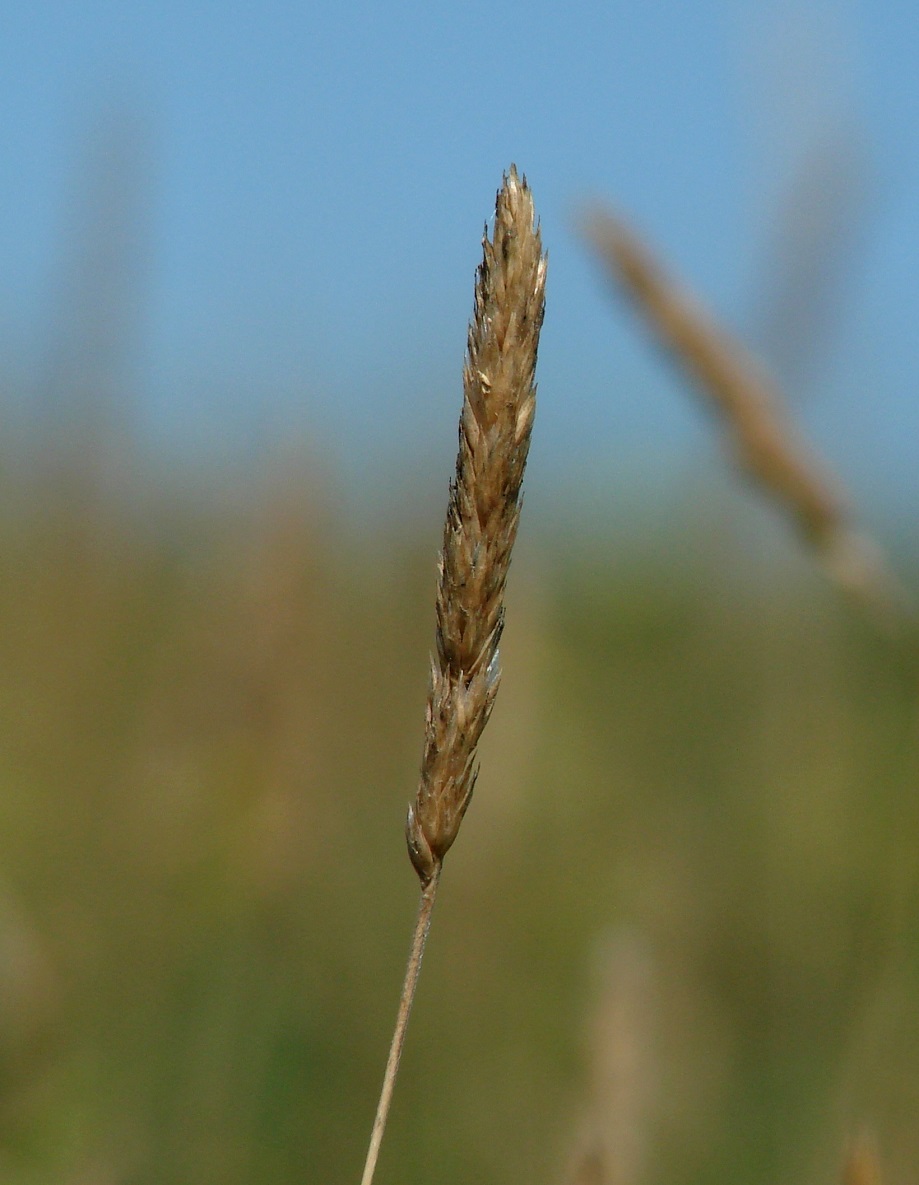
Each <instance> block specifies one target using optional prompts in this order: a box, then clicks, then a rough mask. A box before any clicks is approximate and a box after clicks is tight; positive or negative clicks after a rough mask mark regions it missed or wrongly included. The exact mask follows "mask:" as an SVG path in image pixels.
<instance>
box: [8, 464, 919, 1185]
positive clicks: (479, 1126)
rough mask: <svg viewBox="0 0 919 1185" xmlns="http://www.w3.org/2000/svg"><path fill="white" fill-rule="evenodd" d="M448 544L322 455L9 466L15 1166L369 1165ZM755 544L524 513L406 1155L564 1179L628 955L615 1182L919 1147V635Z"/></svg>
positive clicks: (432, 971)
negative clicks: (904, 634) (84, 466)
mask: <svg viewBox="0 0 919 1185" xmlns="http://www.w3.org/2000/svg"><path fill="white" fill-rule="evenodd" d="M46 487H47V488H46ZM440 511H441V508H440V507H438V508H436V512H432V516H431V521H432V522H436V521H437V519H438V517H439V514H440ZM525 517H526V516H525ZM649 529H650V528H649ZM713 529H714V528H713ZM720 529H721V530H725V529H726V528H725V526H724V523H723V522H722V523H721V526H720ZM525 533H526V522H525V523H524V534H525ZM438 542H439V539H438V537H437V531H436V530H435V531H434V532H432V535H431V537H429V538H409V537H407V536H406V535H405V534H400V533H399V532H398V531H394V532H393V533H392V534H391V535H389V536H387V537H382V538H379V539H376V540H371V539H368V538H367V537H366V536H361V535H359V534H356V533H353V532H352V533H349V532H348V530H347V529H345V528H344V527H343V525H342V524H341V523H340V522H338V521H337V520H336V517H335V515H334V513H333V512H331V511H330V510H329V508H328V507H327V506H325V507H322V506H317V501H316V499H315V498H314V497H313V496H311V494H310V493H309V491H308V489H307V488H306V486H305V485H303V484H302V483H297V482H296V481H293V480H289V481H287V482H282V481H280V480H279V481H278V482H277V483H275V484H274V485H272V486H271V487H270V488H269V489H267V490H264V489H263V490H262V491H261V492H258V493H256V494H253V495H252V496H251V497H249V498H236V499H234V500H233V502H232V505H228V506H227V507H226V508H224V509H221V507H220V504H219V499H218V498H212V499H211V500H210V502H209V503H208V504H207V506H206V507H205V506H203V503H202V501H201V499H194V498H192V497H191V496H189V497H188V498H186V499H185V500H184V501H183V500H182V499H181V498H180V499H178V500H176V499H174V500H173V501H172V503H171V504H169V505H167V504H166V502H165V500H157V499H152V500H151V502H150V504H149V505H148V506H146V507H139V506H138V505H133V506H131V507H128V508H123V507H119V505H118V504H117V499H115V498H113V497H108V498H106V497H104V496H103V497H102V498H101V499H100V498H97V499H95V500H93V499H88V500H87V499H86V498H85V497H79V496H72V495H71V494H70V493H69V492H68V491H67V490H66V488H64V489H62V488H61V487H60V485H58V487H57V488H56V492H55V487H54V486H53V483H52V482H51V481H50V480H49V481H48V482H47V483H45V484H44V485H43V484H42V482H41V481H40V480H38V479H36V480H35V481H34V482H33V486H32V488H31V490H30V493H29V495H28V497H23V496H22V495H21V491H20V495H19V496H18V498H12V497H11V498H10V499H8V504H7V506H6V507H4V508H3V509H2V511H0V753H2V759H0V778H2V794H0V1067H2V1086H0V1179H2V1180H3V1181H4V1182H8V1183H9V1185H39V1183H41V1185H46V1183H47V1182H56V1183H59V1185H121V1183H124V1185H154V1183H156V1185H179V1183H182V1185H186V1183H188V1182H195V1185H212V1183H213V1185H218V1183H219V1185H242V1183H243V1182H246V1183H254V1182H272V1183H274V1185H281V1183H283V1182H298V1183H300V1182H307V1181H309V1182H323V1183H331V1182H342V1183H346V1182H356V1181H357V1179H358V1177H359V1172H360V1166H361V1164H362V1162H363V1154H364V1151H365V1147H366V1140H367V1137H368V1134H369V1128H370V1122H371V1119H372V1115H373V1109H374V1106H375V1103H376V1093H377V1090H378V1087H379V1083H380V1078H381V1075H382V1069H383V1061H384V1057H385V1052H386V1046H387V1043H388V1040H389V1034H390V1029H391V1024H392V1020H393V1017H394V1012H395V1006H396V1000H397V996H398V989H399V985H400V982H401V974H402V968H403V960H404V956H405V954H406V946H407V943H408V936H409V929H410V925H411V921H412V917H413V914H414V909H415V904H416V897H417V886H416V881H415V877H414V874H413V872H412V870H411V867H410V865H409V862H408V859H407V857H406V855H405V851H404V845H403V839H402V823H403V812H404V809H405V806H406V804H407V802H408V800H409V798H410V796H411V794H412V793H413V791H414V787H415V778H416V772H417V764H418V759H419V756H420V745H421V731H422V715H423V705H424V697H425V692H426V682H425V680H426V671H427V652H428V649H429V646H430V644H431V640H432V635H433V609H432V594H433V581H434V576H433V561H434V552H435V550H436V547H437V544H438ZM696 552H697V554H695V553H696ZM668 557H669V558H668ZM744 563H745V561H744V560H743V559H741V558H738V557H737V556H736V555H734V554H733V553H732V549H731V547H730V546H721V547H718V546H710V545H709V544H706V545H705V546H700V547H699V548H698V549H695V548H694V547H693V546H692V544H691V541H690V542H687V541H686V540H685V539H684V540H681V541H679V542H678V543H676V544H675V545H674V546H673V547H670V546H668V545H666V544H665V543H664V542H661V543H660V545H659V546H655V547H650V548H647V547H646V548H642V549H638V548H629V547H628V546H627V545H624V544H619V545H614V544H613V543H612V542H611V541H603V540H593V541H587V540H584V541H580V542H579V541H576V540H575V541H572V540H569V541H567V542H566V543H565V544H564V545H559V544H558V541H556V542H555V544H554V545H550V542H549V541H547V540H543V541H542V542H539V541H535V542H534V541H533V540H530V541H529V542H528V543H527V544H526V547H525V549H524V553H523V556H522V558H521V561H520V562H519V563H518V565H517V566H515V568H514V570H513V571H512V576H511V585H512V587H511V590H510V606H509V617H508V627H507V631H506V635H505V642H504V645H503V648H502V653H503V665H504V670H505V677H504V685H503V688H502V692H501V695H500V697H499V699H498V705H497V708H496V710H495V714H494V717H493V720H492V723H491V725H490V727H489V730H488V733H487V734H486V738H485V741H484V742H483V746H482V749H483V751H482V775H481V778H480V781H479V786H478V789H477V792H476V797H475V801H474V803H473V806H472V809H471V810H470V813H469V816H468V819H467V822H466V824H465V825H464V827H463V832H462V834H461V836H460V838H459V841H458V843H457V845H456V847H455V849H454V850H453V852H451V854H450V857H449V859H448V862H447V866H446V874H445V877H444V882H443V886H442V893H441V900H440V902H439V903H438V907H437V914H436V917H435V922H434V928H433V931H432V941H431V945H430V949H429V952H428V956H427V959H426V963H425V968H424V974H423V976H422V982H421V987H420V991H419V997H418V1002H417V1007H416V1013H415V1016H414V1018H413V1027H412V1030H411V1031H410V1033H409V1039H408V1045H407V1050H406V1055H405V1058H404V1061H403V1073H402V1077H401V1079H400V1082H399V1085H398V1089H397V1093H396V1100H395V1106H394V1110H393V1115H392V1119H391V1124H390V1129H389V1131H388V1133H387V1137H386V1141H385V1143H384V1149H383V1157H382V1161H381V1166H380V1170H379V1175H378V1180H379V1182H380V1185H385V1183H387V1182H393V1183H395V1182H399V1183H400V1185H410V1183H413V1182H417V1183H418V1185H421V1183H422V1182H424V1183H425V1185H430V1183H431V1182H435V1181H436V1182H438V1183H439V1185H461V1183H462V1185H469V1183H471V1182H475V1183H476V1185H492V1183H493V1185H499V1183H501V1185H504V1183H506V1182H520V1183H521V1185H522V1183H524V1182H526V1183H527V1185H539V1183H545V1185H556V1183H558V1185H560V1183H561V1182H562V1178H563V1171H564V1167H565V1164H566V1161H567V1158H568V1156H569V1153H570V1150H571V1146H572V1142H573V1141H574V1139H575V1135H576V1133H577V1131H578V1128H579V1124H580V1117H581V1114H582V1108H583V1106H584V1104H585V1099H586V1096H587V1094H588V1090H589V1083H590V1080H591V1069H590V1067H591V1063H592V1060H593V1053H594V1052H595V1051H592V1049H591V1042H590V1041H589V1040H588V1039H587V1038H586V1033H587V1032H588V1031H589V1029H588V1017H589V1015H590V1014H591V1012H592V1010H595V1009H596V1008H597V1001H596V991H597V983H598V981H599V980H601V979H602V975H601V973H600V970H598V969H599V968H601V967H602V966H606V965H608V964H609V963H610V960H612V962H613V964H616V960H617V959H618V960H619V961H620V962H622V961H623V959H624V961H625V963H626V964H627V965H638V966H640V969H641V970H640V988H639V990H638V992H637V993H636V992H635V991H634V987H633V998H632V1003H631V1005H630V1007H632V1006H634V1005H635V1002H636V996H637V998H638V1001H639V1004H640V1007H639V1008H638V1010H637V1012H635V1014H634V1015H635V1020H634V1023H631V1022H630V1023H629V1024H627V1025H626V1029H627V1032H628V1034H629V1037H630V1041H631V1046H630V1049H629V1056H628V1059H627V1063H628V1064H627V1065H626V1066H625V1068H624V1069H623V1068H622V1067H620V1069H621V1070H622V1080H621V1082H620V1084H619V1085H620V1091H619V1096H618V1097H619V1101H618V1103H617V1105H618V1106H620V1107H621V1108H622V1109H623V1113H626V1114H628V1115H629V1116H630V1119H629V1128H630V1131H631V1132H632V1136H633V1137H635V1144H636V1146H637V1149H638V1150H637V1151H635V1150H634V1149H633V1151H632V1152H630V1153H629V1156H630V1157H632V1162H631V1163H632V1168H631V1169H630V1172H632V1174H633V1177H634V1179H633V1180H629V1181H624V1183H623V1185H654V1183H657V1182H660V1183H662V1185H663V1183H664V1182H666V1183H667V1185H677V1183H679V1185H708V1183H712V1185H714V1183H715V1182H719V1183H724V1182H731V1185H742V1183H747V1182H749V1183H751V1185H754V1183H755V1185H759V1183H763V1185H765V1183H767V1182H769V1183H775V1182H780V1181H796V1182H815V1183H819V1182H830V1181H834V1180H837V1179H838V1165H839V1161H840V1157H841V1154H842V1148H843V1144H844V1141H845V1139H846V1137H848V1136H850V1135H852V1134H853V1133H855V1132H857V1131H858V1130H859V1129H860V1128H861V1125H862V1124H867V1125H869V1127H870V1128H871V1130H872V1131H873V1132H874V1135H875V1138H876V1142H877V1145H878V1147H879V1148H880V1149H881V1152H882V1156H883V1159H884V1163H885V1181H886V1182H888V1183H892V1185H897V1183H898V1182H903V1183H904V1185H905V1182H907V1181H911V1180H915V1174H916V1172H919V1122H917V1121H916V1116H917V1115H919V1007H917V1000H919V923H917V920H916V919H917V916H919V909H917V907H919V881H917V875H916V874H917V863H919V795H917V760H916V757H917V747H916V742H917V723H919V717H917V661H916V651H915V649H914V648H913V646H912V644H911V643H909V642H906V641H904V640H899V641H897V640H890V639H884V638H881V637H878V636H876V635H875V634H874V633H873V632H872V631H871V630H870V628H868V627H867V626H866V625H865V624H863V623H862V622H861V621H860V620H859V618H858V617H857V615H856V614H855V613H853V612H852V611H851V610H849V609H847V608H846V607H844V606H841V605H840V604H839V603H838V601H837V600H836V598H835V596H834V594H833V593H832V591H831V590H829V589H825V588H823V586H822V585H820V584H819V583H818V582H817V581H816V580H814V581H813V583H811V584H807V585H806V587H801V588H798V587H792V586H791V585H790V584H788V583H785V582H783V581H782V580H781V579H780V578H779V577H778V576H775V577H774V578H772V579H768V580H765V581H759V580H756V579H753V580H751V579H749V578H746V579H740V578H739V577H738V573H739V572H740V571H741V570H742V568H743V565H744ZM766 585H768V587H766ZM630 961H631V962H630ZM639 1014H640V1015H639ZM630 1092H632V1093H633V1095H634V1097H629V1096H630ZM620 1118H621V1116H620ZM616 1121H617V1120H616V1117H615V1116H614V1117H613V1119H611V1122H612V1123H615V1122H616Z"/></svg>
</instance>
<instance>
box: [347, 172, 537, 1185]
mask: <svg viewBox="0 0 919 1185" xmlns="http://www.w3.org/2000/svg"><path fill="white" fill-rule="evenodd" d="M483 249H484V254H483V259H482V263H481V264H480V266H479V269H478V273H477V276H476V285H475V309H474V312H473V318H472V322H471V324H470V327H469V336H468V346H467V354H466V361H465V365H464V368H463V410H462V414H461V416H460V424H459V454H458V456H457V460H456V477H455V479H454V480H453V482H452V483H451V485H450V499H449V504H448V507H447V520H446V524H445V526H444V540H443V548H442V550H441V553H440V556H439V559H438V579H437V596H436V630H435V639H436V649H435V653H434V655H433V656H432V659H431V683H430V690H429V693H428V702H427V710H426V714H425V736H424V750H423V755H422V761H421V777H420V781H419V785H418V791H417V794H416V796H415V801H414V803H413V804H412V805H411V806H410V807H409V812H408V822H407V825H406V837H407V841H408V850H409V856H410V857H411V861H412V864H413V865H414V867H415V871H416V872H417V874H418V877H419V879H420V881H421V901H420V904H419V909H418V917H417V921H416V924H415V930H414V934H413V937H412V945H411V952H410V955H409V960H408V965H407V967H406V973H405V983H404V985H403V990H402V996H401V999H400V1003H399V1009H398V1014H397V1019H396V1027H395V1032H394V1033H393V1039H392V1044H391V1047H390V1052H389V1058H388V1061H387V1066H386V1072H385V1075H384V1079H383V1088H382V1092H381V1095H380V1101H379V1105H378V1107H377V1114H376V1118H375V1120H374V1124H373V1130H372V1133H371V1139H370V1147H369V1150H368V1153H367V1160H366V1163H365V1166H364V1174H363V1177H362V1185H370V1182H371V1181H372V1179H373V1175H374V1171H375V1168H376V1162H377V1157H378V1155H379V1150H380V1144H381V1141H382V1138H383V1132H384V1129H385V1126H386V1119H387V1116H388V1113H389V1107H390V1103H391V1100H392V1092H393V1087H394V1085H395V1079H396V1075H397V1072H398V1068H399V1060H400V1057H401V1054H402V1047H403V1044H404V1040H405V1031H406V1026H407V1024H408V1019H409V1013H410V1011H411V1006H412V1000H413V998H414V994H415V988H416V985H417V982H418V974H419V971H420V969H421V960H422V956H423V954H424V947H425V942H426V939H427V934H428V930H429V928H430V923H431V913H432V910H433V908H434V899H435V896H436V893H437V886H438V883H439V880H440V873H441V868H442V866H443V860H444V857H445V856H446V854H447V852H448V851H449V849H450V847H451V845H452V844H453V841H454V840H455V839H456V836H457V832H458V831H459V828H460V824H461V823H462V821H463V816H464V815H465V813H466V809H467V807H468V806H469V801H470V799H471V797H472V792H473V788H474V786H475V780H476V774H477V768H476V764H475V754H476V745H477V744H478V741H479V738H480V737H481V735H482V730H483V729H484V728H485V725H486V724H487V723H488V718H489V716H490V715H491V710H492V707H493V705H494V702H495V696H496V695H497V692H498V684H499V682H500V670H499V665H498V643H499V642H500V639H501V632H502V629H503V627H504V587H505V582H506V580H507V573H508V568H509V565H510V558H511V549H512V547H513V545H514V539H515V537H516V534H517V525H518V522H519V517H520V490H521V484H522V481H523V473H524V469H525V467H526V459H527V451H528V448H529V443H530V432H531V429H532V426H533V417H534V413H535V410H536V386H535V381H534V379H535V371H536V353H537V346H538V343H539V331H540V328H541V326H542V319H543V310H544V305H545V280H546V259H545V256H544V255H543V252H542V244H541V240H540V233H539V228H538V226H537V224H536V222H535V215H534V210H533V199H532V196H531V193H530V189H529V186H528V185H527V182H526V178H523V179H521V178H520V177H519V176H518V174H517V171H516V169H515V168H514V166H513V165H512V166H511V168H510V171H509V172H508V173H507V175H506V176H505V177H504V183H503V185H502V187H501V189H500V190H499V192H498V196H497V200H496V203H495V226H494V233H493V235H492V237H491V239H489V237H488V233H487V228H486V233H485V236H484V239H483Z"/></svg>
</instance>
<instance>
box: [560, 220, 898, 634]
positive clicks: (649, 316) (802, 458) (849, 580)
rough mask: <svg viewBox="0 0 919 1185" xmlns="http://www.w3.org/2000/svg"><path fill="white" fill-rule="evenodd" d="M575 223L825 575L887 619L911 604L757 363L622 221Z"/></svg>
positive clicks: (742, 461)
mask: <svg viewBox="0 0 919 1185" xmlns="http://www.w3.org/2000/svg"><path fill="white" fill-rule="evenodd" d="M583 230H584V234H585V236H586V238H587V239H588V240H589V242H590V243H591V245H592V246H593V248H594V249H595V251H596V252H597V254H598V255H599V256H600V258H601V259H602V260H603V262H604V263H605V264H606V267H607V269H608V271H609V273H610V275H611V276H612V277H613V278H614V279H615V280H616V281H617V282H618V283H620V284H621V285H622V287H623V288H624V289H625V291H626V292H627V293H628V295H629V296H630V297H631V298H632V300H633V301H634V302H635V305H636V306H637V308H638V309H639V310H640V311H641V312H642V314H643V315H644V317H645V318H646V320H647V321H648V323H649V325H650V326H651V327H652V329H653V330H654V332H655V333H656V335H657V337H658V339H659V340H660V342H661V343H662V344H663V345H664V346H665V347H666V348H667V349H668V350H670V351H671V352H672V353H673V355H674V357H675V358H676V360H677V362H678V363H679V364H680V365H681V366H682V367H683V368H684V369H685V370H686V371H687V372H688V374H689V375H690V376H691V378H692V379H693V380H694V383H695V385H696V386H697V387H698V389H699V390H700V392H702V393H703V394H704V395H705V396H706V397H707V398H708V400H709V402H710V403H711V404H712V406H713V407H714V408H715V410H716V411H717V412H718V414H719V415H720V416H721V418H722V420H723V421H724V423H725V426H726V428H727V431H728V433H729V439H730V441H731V444H732V445H733V448H734V450H735V452H736V455H737V459H738V461H739V462H740V464H741V465H742V467H743V468H744V469H746V471H747V472H748V473H749V474H750V476H751V477H752V478H753V480H754V481H755V482H756V483H757V484H758V485H759V486H761V487H762V489H763V490H764V491H766V493H768V494H769V495H770V496H771V497H772V498H773V499H774V500H775V501H776V502H778V503H779V504H780V505H781V506H782V508H783V509H784V510H785V512H786V513H787V514H788V515H789V516H790V517H791V518H792V519H793V520H794V521H795V523H796V525H797V526H798V529H799V530H800V532H801V533H802V535H803V536H804V538H805V539H806V540H807V542H808V543H809V545H810V546H811V547H812V548H813V550H814V552H815V553H816V555H817V557H818V558H819V560H820V562H821V564H822V565H823V567H824V569H825V571H826V572H827V573H828V575H829V576H830V577H831V578H832V579H833V580H834V581H836V583H837V584H838V585H840V586H841V587H842V588H843V589H844V590H845V591H846V592H848V593H850V594H851V595H853V596H854V597H856V598H857V599H859V600H861V601H862V602H864V603H865V604H866V605H867V606H868V607H869V608H870V609H871V610H872V611H873V612H874V613H875V614H877V615H879V617H880V619H881V620H882V621H884V622H885V623H886V624H893V623H894V622H895V621H896V620H897V619H898V618H900V617H901V616H902V615H903V613H904V612H905V611H908V610H910V609H911V606H910V601H909V597H908V596H907V595H906V593H905V591H904V590H903V589H902V588H901V586H900V585H899V583H898V581H897V580H896V578H895V577H894V576H893V574H892V573H891V572H890V571H889V569H888V568H887V566H886V564H885V562H884V559H883V556H882V555H881V553H880V551H879V549H878V548H877V547H876V545H875V544H874V542H873V541H872V540H871V539H869V538H867V537H866V536H864V535H863V534H861V533H860V532H859V531H857V530H856V529H855V528H854V526H853V525H852V514H851V510H850V508H849V505H848V503H847V500H846V498H845V497H844V495H843V493H842V491H841V490H840V489H839V488H838V486H837V485H836V483H835V482H834V481H833V480H832V479H831V477H830V476H829V474H827V473H826V472H825V471H824V470H823V467H822V466H821V465H820V464H819V463H818V461H817V459H816V458H815V457H814V456H813V455H812V454H811V453H810V452H809V450H808V449H807V448H806V447H805V446H804V444H803V442H802V441H801V440H800V439H799V437H798V434H797V433H796V432H795V429H794V426H793V425H792V424H791V422H790V421H789V420H788V418H787V416H786V415H785V414H784V413H783V408H782V405H781V401H780V399H779V397H778V394H777V392H776V391H775V390H774V388H773V386H772V384H771V383H770V382H769V380H768V378H767V377H766V375H765V374H764V373H763V371H762V369H761V367H760V366H759V365H758V364H757V362H756V360H755V359H754V358H753V357H751V355H750V354H749V353H748V352H747V351H746V350H745V349H744V348H743V347H742V346H741V345H740V343H739V342H737V341H736V340H735V339H734V338H733V337H732V336H731V335H729V334H728V333H726V332H725V331H724V330H723V329H722V328H721V327H720V326H718V325H716V324H715V322H714V321H713V320H712V319H711V318H710V317H709V316H708V315H707V314H706V313H705V311H704V310H703V309H702V308H701V307H700V306H699V305H698V303H697V302H696V301H695V300H693V299H692V297H691V296H690V295H689V294H688V293H686V292H684V291H683V290H682V289H681V288H680V287H679V286H678V285H677V284H676V283H674V281H673V280H672V279H671V277H670V276H668V275H667V273H666V272H665V270H664V269H663V267H661V265H660V263H659V262H658V260H657V259H655V257H654V256H653V255H652V253H651V251H650V250H649V249H648V248H647V247H646V246H645V244H644V243H643V242H642V241H641V240H640V239H639V238H638V236H637V235H636V234H635V233H634V232H633V231H632V230H631V229H630V228H629V227H628V226H626V224H625V223H624V222H622V221H621V220H620V219H618V218H615V217H613V215H612V214H610V213H608V212H607V211H605V210H600V209H596V210H594V211H593V212H592V213H591V214H590V215H589V217H588V218H587V219H586V220H585V221H584V225H583Z"/></svg>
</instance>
